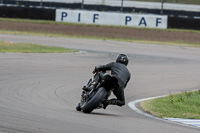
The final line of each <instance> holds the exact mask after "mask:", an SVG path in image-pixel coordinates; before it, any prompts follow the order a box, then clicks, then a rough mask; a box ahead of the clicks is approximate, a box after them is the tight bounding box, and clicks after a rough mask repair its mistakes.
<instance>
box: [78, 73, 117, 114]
mask: <svg viewBox="0 0 200 133" xmlns="http://www.w3.org/2000/svg"><path fill="white" fill-rule="evenodd" d="M97 74H98V75H101V78H100V79H101V80H100V81H98V83H97V85H96V87H94V88H93V89H92V90H83V92H82V95H81V100H80V103H79V104H78V106H77V107H76V110H77V111H83V112H84V113H91V112H92V111H93V110H94V109H101V108H103V107H104V104H103V102H104V101H105V100H107V99H108V97H109V96H110V94H111V92H112V91H113V90H114V89H115V88H116V85H117V84H118V83H117V79H116V78H115V77H113V76H112V75H110V74H107V73H105V72H102V71H100V72H96V73H94V75H93V77H92V78H91V79H90V80H89V82H88V84H89V83H91V82H93V81H94V80H95V76H96V75H97Z"/></svg>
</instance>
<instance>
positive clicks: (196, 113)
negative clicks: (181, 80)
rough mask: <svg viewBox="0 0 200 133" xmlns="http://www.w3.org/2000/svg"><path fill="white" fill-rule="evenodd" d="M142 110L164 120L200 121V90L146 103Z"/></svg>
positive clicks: (142, 104)
mask: <svg viewBox="0 0 200 133" xmlns="http://www.w3.org/2000/svg"><path fill="white" fill-rule="evenodd" d="M140 106H141V107H142V109H143V110H144V111H146V112H149V113H150V114H153V115H155V116H158V117H162V118H184V119H200V90H198V91H194V92H182V93H180V94H174V95H171V94H170V95H169V96H166V97H161V98H157V99H152V100H148V101H144V102H142V103H141V104H140Z"/></svg>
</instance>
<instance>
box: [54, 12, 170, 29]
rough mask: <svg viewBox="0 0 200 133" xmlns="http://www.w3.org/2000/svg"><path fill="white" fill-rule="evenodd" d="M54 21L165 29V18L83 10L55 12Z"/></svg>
mask: <svg viewBox="0 0 200 133" xmlns="http://www.w3.org/2000/svg"><path fill="white" fill-rule="evenodd" d="M56 21H58V22H71V23H85V24H97V25H118V26H134V27H148V28H162V29H166V28H167V16H164V15H162V16H161V15H149V14H130V13H113V12H98V11H84V10H66V9H65V10H64V9H57V10H56Z"/></svg>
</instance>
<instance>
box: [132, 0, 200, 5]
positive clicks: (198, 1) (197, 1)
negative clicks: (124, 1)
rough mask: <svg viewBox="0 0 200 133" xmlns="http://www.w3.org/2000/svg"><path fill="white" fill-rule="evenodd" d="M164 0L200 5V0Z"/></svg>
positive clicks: (147, 0) (159, 0) (149, 0)
mask: <svg viewBox="0 0 200 133" xmlns="http://www.w3.org/2000/svg"><path fill="white" fill-rule="evenodd" d="M132 1H146V2H161V1H162V0H132ZM164 2H165V3H179V4H197V5H200V0H164Z"/></svg>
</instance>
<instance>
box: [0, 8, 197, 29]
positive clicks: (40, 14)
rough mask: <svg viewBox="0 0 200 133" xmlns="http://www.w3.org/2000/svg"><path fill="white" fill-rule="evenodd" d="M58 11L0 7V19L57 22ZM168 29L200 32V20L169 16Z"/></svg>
mask: <svg viewBox="0 0 200 133" xmlns="http://www.w3.org/2000/svg"><path fill="white" fill-rule="evenodd" d="M55 14H56V9H53V8H52V9H48V8H38V7H37V8H36V7H28V6H25V7H23V6H0V17H6V18H28V19H40V20H55ZM167 23H168V28H178V29H196V30H200V19H194V18H184V17H183V18H181V17H177V16H171V15H169V16H168V22H167Z"/></svg>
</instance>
